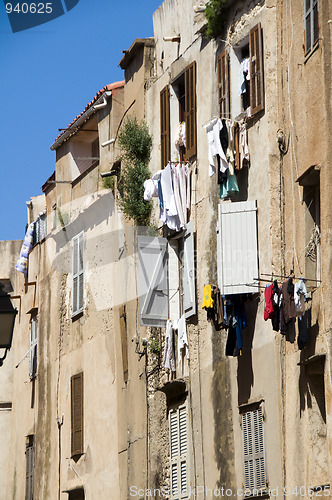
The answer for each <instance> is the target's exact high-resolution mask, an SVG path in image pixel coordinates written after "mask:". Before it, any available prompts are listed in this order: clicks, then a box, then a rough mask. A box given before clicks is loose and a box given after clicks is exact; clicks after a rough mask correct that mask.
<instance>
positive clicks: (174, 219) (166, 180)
mask: <svg viewBox="0 0 332 500" xmlns="http://www.w3.org/2000/svg"><path fill="white" fill-rule="evenodd" d="M160 182H161V190H162V197H163V207H160V219H161V220H162V221H163V222H164V224H167V226H168V227H169V228H170V229H172V230H173V231H180V228H181V222H180V218H179V214H178V210H177V207H176V202H175V195H174V189H173V181H172V169H171V165H170V163H169V164H168V165H167V166H166V167H165V168H164V170H162V172H161V176H160Z"/></svg>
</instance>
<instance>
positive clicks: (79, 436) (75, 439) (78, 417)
mask: <svg viewBox="0 0 332 500" xmlns="http://www.w3.org/2000/svg"><path fill="white" fill-rule="evenodd" d="M82 453H83V372H81V373H78V374H77V375H73V376H72V377H71V455H72V456H76V455H81V454H82Z"/></svg>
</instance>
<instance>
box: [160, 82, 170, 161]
mask: <svg viewBox="0 0 332 500" xmlns="http://www.w3.org/2000/svg"><path fill="white" fill-rule="evenodd" d="M160 144H161V168H164V167H165V166H166V165H167V163H168V162H169V161H170V159H171V133H170V108H169V87H168V86H166V87H165V88H164V89H163V90H162V91H161V93H160Z"/></svg>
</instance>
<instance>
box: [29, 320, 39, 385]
mask: <svg viewBox="0 0 332 500" xmlns="http://www.w3.org/2000/svg"><path fill="white" fill-rule="evenodd" d="M30 325H31V328H30V379H33V378H35V377H36V375H37V354H38V320H37V317H33V318H31V324H30Z"/></svg>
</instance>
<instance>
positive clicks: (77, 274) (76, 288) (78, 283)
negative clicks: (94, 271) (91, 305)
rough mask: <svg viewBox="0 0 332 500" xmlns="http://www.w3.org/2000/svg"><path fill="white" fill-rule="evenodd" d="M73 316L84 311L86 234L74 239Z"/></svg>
mask: <svg viewBox="0 0 332 500" xmlns="http://www.w3.org/2000/svg"><path fill="white" fill-rule="evenodd" d="M72 260H73V311H72V313H73V315H74V314H77V313H79V312H81V311H83V298H84V233H83V232H82V233H80V234H78V235H77V236H75V237H74V238H73V248H72Z"/></svg>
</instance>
